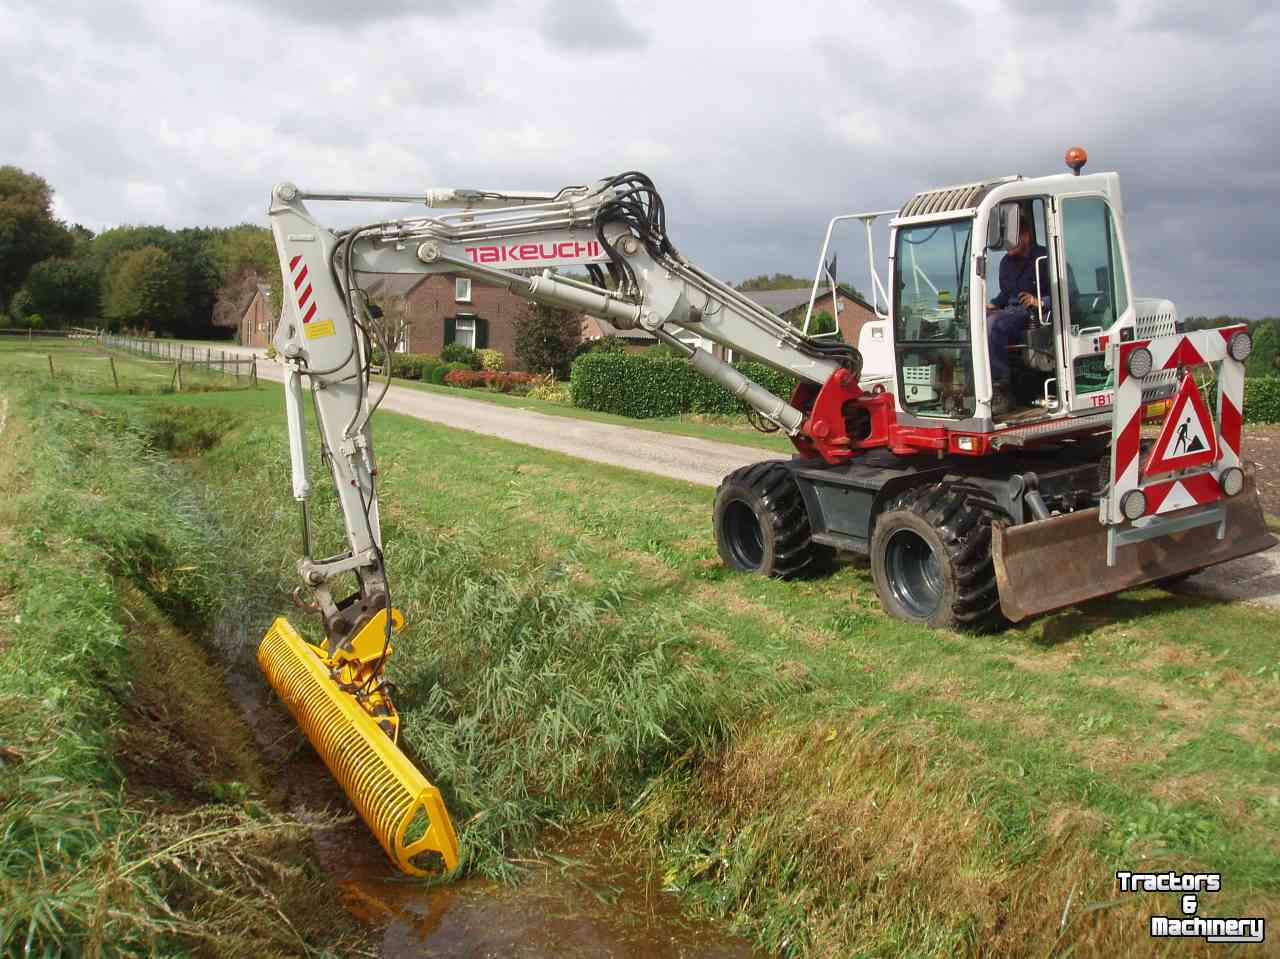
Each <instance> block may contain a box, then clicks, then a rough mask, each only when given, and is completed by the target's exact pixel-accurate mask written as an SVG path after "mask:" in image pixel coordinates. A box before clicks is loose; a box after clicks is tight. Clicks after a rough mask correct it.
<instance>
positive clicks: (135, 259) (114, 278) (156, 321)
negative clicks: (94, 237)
mask: <svg viewBox="0 0 1280 959" xmlns="http://www.w3.org/2000/svg"><path fill="white" fill-rule="evenodd" d="M185 297H186V283H185V277H184V276H183V274H182V271H181V270H180V269H179V267H178V265H177V263H175V262H174V259H173V257H172V256H170V255H169V254H168V253H167V252H166V251H164V250H162V249H161V248H160V247H158V246H144V247H140V248H138V249H136V250H129V251H127V252H125V253H121V254H119V255H118V256H117V257H116V258H115V259H113V260H112V261H111V264H110V265H109V266H108V267H107V275H106V281H105V283H104V289H103V304H102V306H103V314H104V315H105V316H106V317H107V319H108V320H110V321H111V322H112V324H113V325H115V326H117V327H119V326H126V327H137V328H141V329H143V330H150V329H154V330H160V331H163V332H167V333H172V332H174V331H175V330H176V329H177V328H178V327H179V326H180V324H181V321H182V319H183V311H184V310H185V309H186V302H185Z"/></svg>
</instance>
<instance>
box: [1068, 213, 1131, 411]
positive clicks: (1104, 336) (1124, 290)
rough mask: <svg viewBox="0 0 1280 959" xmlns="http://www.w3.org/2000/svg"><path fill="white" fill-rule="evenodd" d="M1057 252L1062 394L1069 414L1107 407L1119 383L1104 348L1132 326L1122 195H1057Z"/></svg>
mask: <svg viewBox="0 0 1280 959" xmlns="http://www.w3.org/2000/svg"><path fill="white" fill-rule="evenodd" d="M1053 207H1054V221H1055V227H1056V229H1055V231H1054V232H1055V233H1056V243H1055V247H1056V250H1055V254H1056V257H1057V260H1058V269H1057V273H1058V278H1059V283H1058V287H1059V294H1060V296H1061V309H1062V315H1063V316H1064V317H1065V318H1066V322H1065V323H1063V324H1062V328H1061V331H1060V332H1061V336H1062V356H1063V358H1064V362H1065V370H1064V373H1065V376H1066V379H1067V383H1066V388H1065V390H1064V393H1065V395H1066V399H1067V404H1068V407H1069V409H1070V410H1071V412H1073V413H1074V412H1081V411H1088V410H1093V409H1099V410H1100V409H1106V408H1109V407H1110V406H1111V404H1112V400H1113V399H1114V395H1115V383H1114V379H1113V378H1112V375H1111V374H1110V373H1108V372H1107V369H1106V361H1105V356H1106V347H1107V344H1108V342H1109V341H1110V340H1111V339H1113V338H1115V337H1116V336H1117V334H1118V333H1119V331H1120V330H1121V329H1123V328H1125V327H1128V328H1129V329H1130V331H1131V330H1132V323H1131V322H1130V321H1131V318H1132V296H1131V295H1130V293H1129V280H1128V272H1127V270H1126V269H1125V258H1124V247H1123V241H1122V238H1121V235H1120V227H1119V216H1118V208H1119V203H1118V199H1117V200H1115V201H1113V199H1112V198H1111V197H1109V196H1108V195H1107V194H1105V193H1103V192H1090V193H1080V194H1071V195H1059V196H1057V197H1055V198H1054V202H1053Z"/></svg>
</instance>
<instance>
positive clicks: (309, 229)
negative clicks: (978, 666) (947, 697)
mask: <svg viewBox="0 0 1280 959" xmlns="http://www.w3.org/2000/svg"><path fill="white" fill-rule="evenodd" d="M1066 159H1067V165H1068V167H1069V168H1070V172H1065V173H1062V174H1058V175H1049V176H1043V177H1036V178H1024V177H1022V176H1007V177H1003V178H1000V179H994V180H985V181H982V182H976V183H968V184H963V185H959V186H952V187H945V188H942V189H937V190H929V191H927V192H924V193H920V194H917V195H916V196H914V197H912V198H911V199H910V200H908V201H907V202H906V203H905V204H904V205H903V206H902V207H901V208H900V209H897V210H891V211H878V212H869V213H854V214H848V215H844V216H838V217H836V218H834V219H833V220H832V221H831V223H830V224H829V226H828V228H827V234H826V241H825V242H824V244H823V247H822V251H821V253H820V254H819V261H818V262H819V270H818V277H817V278H815V281H814V288H813V291H812V294H811V296H810V304H809V315H808V316H807V317H806V319H805V321H804V325H803V326H801V327H797V326H796V325H793V324H791V323H789V322H787V321H785V320H783V319H781V318H779V317H778V316H775V315H774V314H773V313H771V312H769V311H768V310H766V309H764V308H763V307H761V306H759V305H758V304H756V303H755V302H753V301H752V300H751V299H749V298H747V297H746V296H744V295H743V294H742V293H741V292H739V291H738V290H735V289H734V288H733V287H732V286H730V285H728V284H726V283H723V282H721V281H720V280H718V279H716V278H715V277H713V276H711V275H710V274H709V273H707V272H706V271H704V270H702V269H700V268H699V267H698V266H696V265H695V264H694V263H692V262H691V261H690V260H688V259H687V258H686V257H685V256H683V255H682V254H681V253H680V252H679V251H678V250H677V249H676V247H675V246H674V245H673V244H672V242H671V239H670V238H669V236H668V235H667V227H666V215H665V210H664V206H663V202H662V197H661V196H660V194H659V193H658V190H657V188H656V187H655V186H654V184H653V182H652V181H651V180H650V179H649V178H648V177H647V176H644V175H643V174H640V173H636V172H630V173H623V174H620V175H618V176H613V177H609V178H608V179H605V180H601V181H599V182H596V183H589V184H583V185H575V186H567V187H564V188H562V189H560V190H557V191H554V192H546V193H528V192H510V191H502V190H468V189H443V190H430V191H426V192H423V193H412V194H380V193H351V192H314V191H306V190H302V189H300V188H298V187H297V186H295V185H293V184H290V183H281V184H278V185H277V186H276V187H275V188H274V189H273V191H272V195H271V207H270V219H271V225H272V231H273V234H274V237H275V244H276V249H277V252H278V253H279V257H280V263H281V269H282V271H283V274H284V292H285V297H284V298H285V303H284V305H283V309H282V311H281V317H280V322H279V326H278V329H277V331H276V333H275V336H274V339H273V343H274V345H275V347H276V349H277V350H278V351H279V354H280V356H281V358H282V362H283V364H284V367H285V370H286V381H285V406H286V415H287V421H288V430H289V451H290V459H291V465H292V484H293V495H294V497H295V499H296V500H297V501H298V503H299V504H300V510H301V524H302V551H303V557H302V559H301V560H300V561H299V562H298V572H299V574H300V576H301V578H302V582H303V586H302V587H300V588H299V589H300V591H301V590H305V591H309V596H306V595H302V596H300V597H299V598H300V600H301V601H302V602H303V603H304V604H305V605H306V606H307V607H308V608H311V609H313V610H315V611H317V612H319V614H320V618H321V620H322V623H323V630H324V638H323V640H322V641H320V642H317V643H310V642H307V641H305V640H304V639H303V638H302V637H301V635H300V634H299V633H298V632H297V631H296V630H295V629H294V628H293V626H292V625H291V624H290V623H289V622H288V620H287V619H284V618H280V619H277V620H276V621H275V623H274V624H273V625H272V627H271V629H270V631H269V632H268V633H267V635H266V637H265V638H264V639H263V641H262V643H261V645H260V648H259V652H258V660H259V664H260V666H261V668H262V669H263V671H264V672H265V674H266V676H267V678H268V680H269V681H270V683H271V685H272V686H273V687H274V689H275V690H276V691H277V692H278V693H279V695H280V696H281V698H282V699H283V701H284V702H285V703H286V705H287V706H288V707H289V709H290V710H291V711H292V712H293V714H294V716H295V718H296V719H297V721H298V723H299V725H300V726H301V727H302V729H303V730H304V731H305V732H306V734H307V736H308V738H309V739H310V740H311V742H312V744H313V745H314V746H315V748H316V751H317V752H318V753H319V754H320V756H321V757H322V759H323V760H324V761H325V763H326V764H327V765H328V767H329V769H330V770H331V772H332V773H333V775H334V776H335V778H337V779H338V781H339V782H340V783H341V784H342V786H343V787H344V789H345V790H346V792H347V794H348V796H349V797H350V798H351V801H352V803H353V804H354V805H355V807H356V809H357V810H358V811H359V813H360V814H361V816H362V817H363V818H364V820H365V822H366V823H367V824H368V826H369V828H370V829H371V830H372V832H373V833H374V835H375V836H376V837H377V839H378V841H379V842H380V843H381V845H382V846H383V848H384V849H385V850H386V852H387V854H388V855H389V856H390V858H391V860H392V861H393V862H394V863H395V864H396V865H397V866H398V867H399V868H400V869H402V870H404V871H405V872H408V873H422V872H424V871H426V870H427V869H429V868H431V867H432V865H433V860H431V859H430V857H432V856H439V857H440V858H441V859H442V860H443V863H444V866H445V867H446V868H448V869H454V868H456V867H457V866H458V856H459V853H458V841H457V837H456V835H455V833H454V829H453V825H452V823H451V821H450V819H449V815H448V811H447V810H446V808H445V804H444V802H443V800H442V798H441V795H440V792H439V790H438V789H437V788H436V787H435V786H433V785H431V783H429V782H428V781H427V779H426V778H425V777H424V776H423V774H422V773H421V772H420V771H419V770H418V769H417V768H415V766H414V765H413V764H412V763H411V762H410V761H409V760H408V759H407V758H406V756H405V755H404V754H403V753H402V752H401V751H400V749H399V748H398V746H397V744H396V741H397V736H398V732H399V719H398V717H397V714H396V710H395V706H394V704H393V702H392V690H391V688H390V685H389V683H388V682H387V679H386V675H385V666H386V663H387V659H388V657H389V656H390V655H391V654H392V650H393V638H394V634H395V632H396V631H397V630H398V629H399V628H400V627H401V626H402V624H403V622H404V620H403V616H402V615H401V614H400V612H399V610H397V609H395V608H394V606H393V604H392V593H391V586H390V583H389V580H388V577H387V569H386V563H385V560H384V556H383V550H382V539H381V533H380V529H379V522H378V498H377V493H376V490H375V482H376V479H377V474H378V470H377V461H376V459H375V456H374V448H373V439H372V434H371V431H370V418H371V416H372V415H373V413H374V411H375V410H376V409H377V408H378V405H379V403H380V402H381V399H382V397H383V396H384V395H385V391H386V388H387V386H388V385H389V382H390V371H389V364H388V368H387V369H386V370H384V371H383V374H375V372H374V370H373V351H374V350H375V349H381V350H382V351H383V354H384V355H389V354H390V353H391V352H392V351H393V348H394V346H395V344H391V343H383V342H378V336H379V334H378V329H379V327H378V326H377V324H375V323H373V322H372V317H373V316H374V315H375V314H374V312H373V310H374V304H373V302H372V301H373V298H374V297H375V296H376V295H377V291H378V290H379V289H386V288H388V287H387V284H389V283H394V282H397V281H398V282H401V283H403V282H413V281H414V280H415V279H420V278H422V277H425V276H430V275H432V274H449V275H453V276H455V277H465V278H470V279H472V280H474V281H477V282H482V283H488V284H494V285H497V286H500V287H504V288H506V289H508V290H511V291H513V292H515V293H517V294H519V295H521V296H524V297H527V298H528V299H529V300H530V301H534V302H538V303H544V304H550V305H553V306H556V307H560V308H564V309H567V310H573V311H577V312H580V313H585V314H588V315H590V316H593V317H597V318H600V319H603V320H605V321H607V322H608V323H609V324H611V325H612V326H614V327H616V328H619V329H622V330H644V331H647V332H648V333H649V334H651V335H652V336H653V337H654V338H655V339H656V340H657V341H659V342H661V343H665V344H667V345H668V346H669V347H671V348H672V349H673V350H675V351H677V352H678V353H680V354H681V355H683V356H685V357H687V359H688V362H689V363H690V364H691V365H692V366H693V367H694V369H696V370H698V371H699V372H700V373H702V374H704V375H706V376H708V377H710V378H711V379H712V380H714V381H715V382H717V383H719V384H720V385H722V386H723V387H724V388H725V389H727V390H728V391H729V392H730V393H731V394H733V395H734V396H735V397H737V398H738V399H739V400H741V401H742V403H743V404H744V405H745V406H746V407H747V408H748V409H749V410H750V414H749V415H750V416H751V417H752V419H753V421H754V422H755V423H756V424H757V425H758V426H759V427H761V428H763V429H765V430H782V431H784V432H785V433H786V434H787V435H788V436H789V437H790V439H791V441H792V443H793V445H794V446H795V454H794V455H793V456H792V458H791V459H789V460H784V459H775V460H769V461H765V462H760V463H757V464H754V465H751V466H747V467H745V468H742V469H739V470H736V471H735V472H733V473H731V474H730V475H729V476H727V477H725V479H724V481H723V483H722V484H721V485H720V487H719V489H718V491H717V493H716V497H715V505H714V510H713V525H714V530H715V537H716V542H717V545H718V549H719V553H720V556H721V558H722V559H723V561H724V562H725V563H726V564H727V565H728V566H730V567H732V568H734V569H737V570H742V571H745V572H756V573H761V574H764V575H767V576H773V577H779V578H783V579H788V578H793V577H804V576H811V575H816V574H819V573H821V572H822V571H824V570H826V569H827V568H828V567H829V566H830V564H831V562H832V560H833V558H834V557H835V556H836V555H837V554H839V553H853V554H859V555H861V556H863V557H866V558H867V559H868V560H869V562H870V566H871V571H872V576H873V579H874V582H875V588H876V591H877V593H878V595H879V598H880V600H881V602H882V604H883V606H884V608H885V610H886V611H887V612H888V613H889V614H890V615H892V616H895V617H898V618H900V619H904V620H908V621H912V622H916V623H920V624H924V625H927V626H929V627H934V628H950V629H971V630H972V629H987V628H992V627H996V626H999V625H1001V624H1006V623H1009V622H1016V621H1019V620H1023V619H1026V618H1027V617H1030V616H1034V615H1036V614H1038V613H1043V612H1046V611H1049V610H1053V609H1058V608H1061V607H1063V606H1068V605H1072V604H1075V603H1079V602H1081V601H1084V600H1088V599H1092V598H1096V597H1100V596H1106V595H1108V594H1111V593H1114V592H1117V591H1119V590H1123V589H1127V588H1129V587H1133V586H1137V585H1140V584H1143V583H1153V582H1155V583H1161V582H1168V581H1170V580H1173V579H1177V578H1181V577H1185V576H1187V575H1190V574H1193V573H1195V572H1197V571H1199V570H1202V569H1204V568H1206V567H1209V566H1213V565H1215V564H1218V563H1222V562H1225V561H1227V560H1230V559H1234V558H1236V557H1240V556H1245V555H1248V554H1250V553H1254V552H1257V551H1260V550H1263V549H1266V548H1268V547H1269V546H1271V545H1273V544H1274V542H1275V540H1274V539H1273V538H1272V537H1271V536H1270V535H1269V534H1268V532H1267V530H1266V526H1265V523H1264V520H1263V516H1262V511H1261V508H1260V505H1259V502H1258V496H1257V492H1256V489H1255V487H1254V483H1253V480H1252V478H1251V476H1250V475H1249V474H1248V472H1247V470H1245V468H1244V464H1243V462H1242V460H1241V439H1242V435H1241V434H1242V422H1243V415H1242V411H1243V391H1244V361H1245V360H1246V359H1247V357H1248V356H1249V352H1250V350H1251V348H1252V341H1251V339H1250V334H1249V331H1248V329H1247V327H1246V326H1244V325H1238V326H1228V327H1224V328H1222V329H1216V330H1203V331H1196V332H1182V331H1181V330H1180V328H1179V323H1178V319H1177V313H1176V310H1175V308H1174V305H1173V304H1172V303H1170V302H1169V301H1167V300H1162V299H1144V298H1139V297H1136V296H1134V295H1133V294H1132V292H1131V290H1130V286H1129V276H1130V269H1129V258H1128V253H1127V248H1126V243H1125V235H1124V228H1123V209H1122V206H1121V196H1120V181H1119V177H1118V176H1117V175H1116V174H1114V173H1100V174H1084V173H1083V172H1082V168H1083V166H1084V165H1085V162H1086V159H1087V158H1086V156H1085V153H1084V151H1083V150H1082V149H1080V148H1078V147H1076V148H1072V149H1071V150H1069V151H1068V153H1067V157H1066ZM308 200H311V201H339V202H343V203H365V204H392V203H394V204H408V205H411V206H416V207H426V208H427V210H428V212H427V213H426V214H423V213H418V212H415V213H414V215H412V216H409V217H407V218H404V219H394V220H390V219H381V220H377V221H376V222H371V223H368V224H366V225H362V226H355V227H352V228H349V229H343V230H336V231H335V230H330V229H327V228H326V227H324V226H322V225H321V224H320V223H319V222H318V221H317V220H316V219H315V218H314V217H313V216H312V214H311V213H310V212H309V211H308V209H307V207H306V206H305V202H306V201H308ZM886 217H887V218H889V219H888V224H887V225H888V230H889V250H888V256H887V261H888V262H887V270H886V271H885V273H884V280H882V279H881V275H880V273H879V272H878V271H877V264H876V258H875V251H874V243H873V231H872V227H873V224H875V223H876V222H877V221H880V220H881V219H882V218H886ZM842 221H851V222H852V223H854V224H855V225H856V224H861V225H862V226H863V227H865V230H866V240H867V249H868V258H869V263H870V267H871V270H870V272H871V279H872V288H871V303H870V306H871V307H872V311H873V313H874V315H873V316H872V317H871V319H870V320H869V321H868V322H866V323H865V324H864V325H863V327H862V329H861V332H860V334H859V338H858V343H857V344H856V345H854V344H846V343H844V342H842V341H841V340H840V338H839V336H838V334H837V335H834V336H833V335H829V334H827V335H821V334H814V335H810V334H809V333H808V332H807V331H808V329H809V326H810V323H811V319H812V316H813V312H814V308H815V305H816V304H817V303H818V302H819V296H820V288H819V279H820V278H821V277H823V276H824V275H825V274H824V269H823V264H825V263H826V262H827V260H826V256H827V251H828V247H829V246H830V243H831V237H832V231H833V229H834V228H835V227H836V225H837V224H838V223H840V222H842ZM1007 258H1014V259H1012V260H1010V261H1009V263H1006V262H1005V261H1006V259H1007ZM1028 270H1030V273H1029V274H1028V272H1027V271H1028ZM1014 272H1019V273H1020V275H1021V277H1022V285H1023V287H1024V289H1023V290H1022V292H1021V294H1020V295H1019V297H1018V303H1016V304H1011V303H1010V302H1009V298H1008V297H1007V296H1002V295H1001V293H1002V290H1001V286H1002V284H1001V281H1000V278H1001V276H1002V274H1004V273H1009V274H1012V273H1014ZM886 280H887V288H886V285H885V281H886ZM828 290H830V291H831V292H832V293H833V296H834V286H829V287H826V288H823V289H822V290H821V296H822V297H825V296H826V293H827V292H828ZM1011 306H1012V307H1013V308H1012V309H1010V307H1011ZM1017 306H1021V307H1022V309H1021V310H1020V311H1019V310H1018V309H1017ZM997 307H999V309H997ZM838 310H839V307H838V306H836V315H838ZM708 343H709V344H718V345H719V346H721V347H724V348H725V349H726V350H732V351H733V355H734V356H741V357H749V358H751V359H754V360H758V361H759V362H761V363H764V364H767V365H768V366H770V367H772V368H773V369H775V370H777V371H780V372H782V373H785V374H789V375H790V376H792V377H794V378H795V380H796V381H797V383H798V385H797V386H796V387H795V390H794V392H793V393H792V394H791V396H789V397H781V396H777V395H775V394H773V393H772V392H770V391H769V390H767V389H765V388H764V387H762V386H761V385H759V384H757V383H755V382H753V381H751V380H750V379H748V378H747V377H746V376H744V375H743V374H742V373H741V372H740V371H739V370H738V369H737V368H735V367H734V366H733V365H732V364H731V363H729V362H726V361H725V360H724V359H722V358H721V357H720V356H718V355H716V352H715V351H714V347H713V349H712V350H707V349H704V348H703V347H702V344H708ZM1197 376H1199V379H1197ZM379 380H381V382H378V381H379ZM1207 384H1211V385H1207ZM304 388H305V389H307V390H309V392H310V393H311V399H312V404H313V407H314V414H315V419H316V425H317V427H318V432H319V436H320V449H321V455H322V459H323V462H324V464H325V465H326V467H327V469H328V471H329V474H330V478H331V480H332V482H333V484H334V488H335V490H336V494H337V500H338V504H339V506H340V508H341V512H342V515H343V517H344V523H345V533H346V546H347V548H346V549H345V550H344V551H343V552H342V553H341V554H340V555H336V556H330V557H327V558H314V557H312V555H311V541H312V537H311V520H310V517H309V515H308V510H307V502H308V497H309V495H310V490H311V485H310V478H309V472H308V462H307V443H306V437H305V432H304V403H303V390H304ZM1209 389H1211V390H1212V395H1211V396H1210V398H1209V402H1208V403H1206V402H1205V399H1204V396H1203V393H1204V392H1205V391H1206V390H1209ZM1162 418H1163V423H1164V426H1163V428H1162V429H1161V431H1160V436H1159V438H1157V439H1156V440H1155V441H1154V442H1152V441H1151V440H1150V439H1149V438H1144V436H1143V425H1144V423H1148V422H1150V423H1155V422H1160V421H1161V419H1162ZM340 579H346V580H347V581H348V582H349V581H350V580H352V579H354V584H355V588H354V590H353V591H351V592H350V593H349V594H348V595H346V596H345V597H344V598H342V599H340V600H335V595H334V593H335V586H336V584H337V581H338V580H340Z"/></svg>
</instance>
